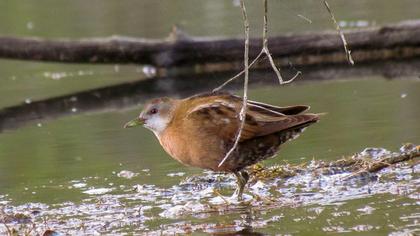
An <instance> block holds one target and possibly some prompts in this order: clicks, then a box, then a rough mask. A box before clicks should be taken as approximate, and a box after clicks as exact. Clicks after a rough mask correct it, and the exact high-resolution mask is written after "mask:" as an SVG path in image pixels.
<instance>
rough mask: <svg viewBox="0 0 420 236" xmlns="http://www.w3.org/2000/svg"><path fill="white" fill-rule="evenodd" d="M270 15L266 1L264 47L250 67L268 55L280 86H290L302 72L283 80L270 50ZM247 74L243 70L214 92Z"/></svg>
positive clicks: (265, 0)
mask: <svg viewBox="0 0 420 236" xmlns="http://www.w3.org/2000/svg"><path fill="white" fill-rule="evenodd" d="M267 13H268V1H267V0H264V25H263V47H262V49H261V51H260V53H259V54H258V56H257V57H256V58H255V59H254V60H253V61H252V62H251V64H250V65H249V67H248V70H249V68H250V67H251V66H252V65H254V63H256V62H257V61H258V60H259V59H260V58H261V56H262V54H265V55H267V57H268V60H269V62H270V65H271V68H273V70H274V72H275V73H276V76H277V78H278V80H279V83H280V84H288V83H290V82H292V81H293V80H294V79H296V78H297V77H298V76H299V75H301V74H302V72H300V71H297V73H296V74H295V75H294V76H293V77H292V78H291V79H289V80H286V81H285V80H283V78H282V76H281V73H280V69H279V68H277V66H276V64H275V63H274V59H273V57H272V56H271V53H270V50H269V49H268V17H267V15H268V14H267ZM244 73H245V69H244V70H242V71H241V72H239V73H238V74H236V75H235V76H234V77H232V78H230V79H228V80H227V81H226V82H224V83H223V84H222V85H220V86H219V87H217V88H215V89H213V92H216V91H219V90H221V89H222V88H223V87H224V86H226V85H227V84H228V83H230V82H232V81H233V80H235V79H237V78H239V77H240V76H241V75H242V74H244Z"/></svg>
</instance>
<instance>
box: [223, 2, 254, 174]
mask: <svg viewBox="0 0 420 236" xmlns="http://www.w3.org/2000/svg"><path fill="white" fill-rule="evenodd" d="M241 8H242V16H243V20H244V28H245V52H244V67H245V80H244V94H243V98H242V101H243V102H242V108H241V111H240V112H239V120H240V121H241V124H240V126H239V130H238V133H237V135H236V138H235V142H234V143H233V145H232V147H231V148H230V150H229V151H228V152H227V153H226V155H225V157H224V158H223V160H222V161H221V162H220V163H219V166H218V167H220V166H222V165H223V163H224V162H225V161H226V160H227V159H228V158H229V156H230V155H231V154H232V152H233V151H234V150H235V149H236V147H237V146H238V143H239V140H240V139H241V135H242V130H243V129H244V125H245V116H246V108H247V103H248V77H249V56H248V54H249V22H248V16H247V14H246V8H245V3H244V0H241Z"/></svg>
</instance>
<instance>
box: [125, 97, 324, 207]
mask: <svg viewBox="0 0 420 236" xmlns="http://www.w3.org/2000/svg"><path fill="white" fill-rule="evenodd" d="M246 104H247V105H246V113H245V121H244V122H245V123H244V125H243V129H242V133H241V136H240V137H239V141H238V144H237V146H236V148H235V149H234V150H233V151H232V152H231V153H230V155H229V156H228V157H227V159H226V160H225V161H224V162H223V163H221V162H222V160H223V159H224V158H225V156H226V154H227V153H228V152H229V150H230V149H231V148H232V147H233V145H234V143H235V139H236V136H237V134H238V131H239V128H240V126H241V118H240V115H239V113H240V110H241V109H242V106H243V99H242V97H239V96H236V95H233V94H231V93H228V92H210V93H202V94H198V95H193V96H191V97H187V98H183V99H177V98H169V97H162V98H155V99H152V100H150V101H148V102H147V103H145V105H144V107H143V110H142V111H141V113H140V115H139V116H138V117H136V118H135V119H133V120H131V121H129V122H127V123H126V124H125V125H124V128H131V127H135V126H144V127H145V128H147V129H149V130H151V131H152V132H153V133H154V134H155V136H156V137H157V139H158V140H159V143H160V144H161V146H162V147H163V149H164V150H165V151H166V152H167V153H168V154H169V155H170V156H171V157H172V158H174V159H175V160H177V161H179V162H180V163H182V164H184V165H186V166H192V167H198V168H202V169H208V170H212V171H215V172H226V173H233V174H234V175H235V176H236V183H237V187H236V190H235V192H234V195H233V196H236V197H237V199H238V201H241V200H242V195H243V191H244V188H245V185H246V183H247V182H248V180H249V178H250V176H249V174H248V172H247V171H246V167H248V166H251V165H253V164H256V163H258V162H260V161H262V160H265V159H267V158H270V157H273V156H275V155H276V153H277V152H278V150H279V147H280V145H282V144H284V143H285V142H287V141H289V140H292V139H295V138H297V137H298V136H299V135H300V133H302V132H303V131H304V130H305V128H306V127H308V126H309V125H311V124H313V123H316V122H317V121H318V120H319V117H320V114H313V113H306V111H307V110H308V109H309V106H306V105H296V106H286V107H279V106H274V105H269V104H265V103H261V102H256V101H251V100H247V103H246ZM220 164H221V165H220Z"/></svg>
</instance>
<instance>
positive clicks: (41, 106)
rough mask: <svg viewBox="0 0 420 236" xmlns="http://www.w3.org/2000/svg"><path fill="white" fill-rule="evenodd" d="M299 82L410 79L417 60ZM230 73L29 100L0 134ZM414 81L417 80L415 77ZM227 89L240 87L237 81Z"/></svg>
mask: <svg viewBox="0 0 420 236" xmlns="http://www.w3.org/2000/svg"><path fill="white" fill-rule="evenodd" d="M300 70H301V71H302V72H303V79H301V80H299V79H298V80H296V81H297V82H296V83H300V82H303V81H313V80H316V81H320V80H334V79H346V78H363V77H369V76H373V75H377V76H382V77H385V78H403V77H407V76H413V75H416V76H417V74H418V73H419V71H420V61H417V60H416V61H405V62H380V63H375V64H369V65H361V66H359V65H356V66H354V67H351V66H334V65H331V66H328V67H322V68H318V67H304V68H300ZM295 71H296V70H295V69H294V68H289V69H285V70H283V71H282V73H283V74H284V76H285V78H288V77H291V76H293V75H294V74H295ZM230 76H232V73H230V74H227V73H219V74H204V75H190V76H183V77H170V78H169V77H168V78H152V79H147V80H140V81H136V82H128V83H123V84H118V85H113V86H108V87H103V88H98V89H92V90H88V91H82V92H78V93H74V94H69V95H65V96H60V97H54V98H49V99H45V100H41V101H34V102H33V101H30V102H26V103H24V104H21V105H17V106H12V107H7V108H3V109H1V110H0V132H2V131H4V130H10V129H16V128H19V127H21V126H22V125H24V124H25V123H27V122H31V121H37V120H46V119H55V118H58V117H61V116H67V115H73V114H79V113H85V112H100V111H106V110H113V109H122V108H127V107H130V106H134V105H136V104H140V103H143V102H145V100H147V99H150V98H153V97H161V96H175V97H187V96H190V95H192V94H196V93H200V92H204V91H209V90H211V89H213V88H215V87H216V86H217V85H219V84H221V83H223V82H224V81H225V80H226V79H227V78H229V77H230ZM417 78H418V77H417ZM276 81H277V80H276V78H274V75H273V73H272V71H270V70H269V71H258V70H257V71H253V72H252V73H251V84H253V85H258V84H275V83H276ZM227 88H228V89H239V88H242V85H241V81H240V80H238V81H236V82H234V83H232V85H230V86H228V87H227Z"/></svg>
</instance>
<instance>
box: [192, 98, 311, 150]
mask: <svg viewBox="0 0 420 236" xmlns="http://www.w3.org/2000/svg"><path fill="white" fill-rule="evenodd" d="M188 100H189V101H187V102H186V104H187V106H188V107H189V109H188V110H187V112H186V114H187V117H186V118H187V119H191V121H192V122H193V123H196V124H200V125H201V127H202V129H206V132H209V133H214V134H217V135H220V136H221V137H223V138H226V139H228V140H233V139H234V138H235V136H236V134H237V131H238V128H239V125H240V121H239V118H238V117H239V116H238V114H239V112H240V109H241V107H242V99H241V98H239V97H237V96H233V95H230V94H207V95H199V96H195V97H192V98H189V99H188ZM248 105H249V106H248V109H247V114H246V119H245V125H244V129H243V131H242V135H241V139H240V141H241V142H242V141H244V140H248V139H251V138H254V137H258V136H264V135H268V134H271V133H276V132H279V131H283V130H288V129H291V128H293V127H298V126H304V124H307V123H312V122H315V121H317V120H318V115H316V114H300V115H286V114H283V113H281V112H280V111H284V112H286V113H288V114H294V113H301V112H303V111H305V110H307V109H308V107H307V106H295V107H286V108H282V107H276V106H271V105H268V104H264V103H258V102H253V101H250V102H249V103H248Z"/></svg>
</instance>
